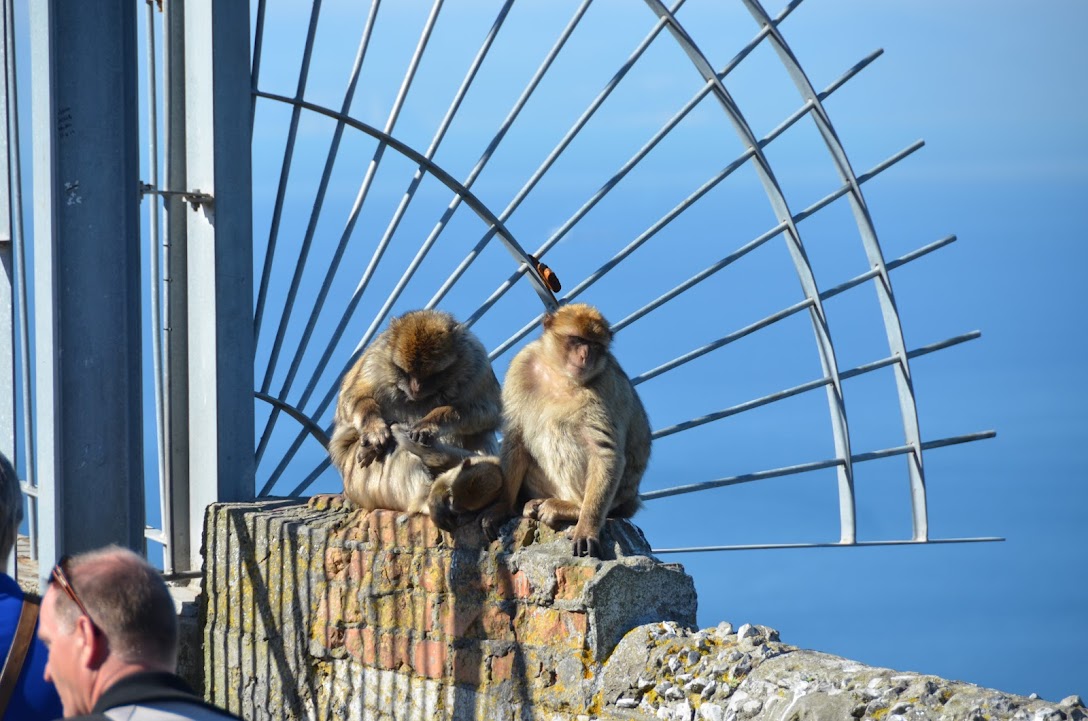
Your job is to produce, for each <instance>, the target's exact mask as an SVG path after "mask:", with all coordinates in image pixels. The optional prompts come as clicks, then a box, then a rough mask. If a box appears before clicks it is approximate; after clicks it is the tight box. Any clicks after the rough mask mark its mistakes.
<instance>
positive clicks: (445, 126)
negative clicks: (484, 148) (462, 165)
mask: <svg viewBox="0 0 1088 721" xmlns="http://www.w3.org/2000/svg"><path fill="white" fill-rule="evenodd" d="M512 5H513V0H506V3H505V4H504V5H503V6H502V8H501V9H500V10H499V14H498V16H497V17H496V19H495V22H494V23H492V25H491V30H490V31H489V32H488V34H487V36H486V37H485V38H484V43H483V45H482V46H481V47H480V49H479V51H478V52H477V53H476V56H475V58H474V59H473V61H472V64H471V65H470V66H469V69H468V72H467V73H466V75H465V78H464V80H462V82H461V86H460V87H459V88H458V90H457V93H456V94H455V95H454V98H453V102H452V103H451V104H450V107H449V109H448V110H447V111H446V115H445V117H444V118H443V119H442V122H441V123H440V124H439V127H438V130H437V132H436V133H435V136H434V138H433V139H432V140H431V145H430V147H428V148H427V151H426V152H425V153H424V156H425V157H427V158H428V159H433V158H434V155H435V153H436V152H437V151H438V147H439V145H440V144H441V142H442V139H443V138H444V137H445V135H446V132H447V131H448V130H449V127H450V124H451V123H452V122H453V118H454V116H455V115H456V114H457V110H458V109H459V108H460V107H461V103H462V102H463V101H464V98H465V95H466V94H467V93H468V89H469V87H470V86H471V85H472V81H473V80H474V79H475V78H476V74H477V73H478V72H479V69H480V66H481V65H482V64H483V61H484V59H485V58H486V57H487V53H488V51H489V50H490V49H491V45H492V44H493V42H494V40H495V38H496V36H497V35H498V32H499V29H500V28H501V27H502V24H503V21H504V20H505V19H506V16H507V14H508V13H509V11H510V7H511V6H512ZM425 171H426V168H424V167H423V166H420V167H418V168H416V172H415V174H414V175H413V176H412V180H411V183H410V184H409V186H408V189H407V190H406V191H405V193H404V196H403V197H402V198H401V202H400V204H399V205H398V206H397V210H396V212H395V213H394V215H393V218H392V219H391V220H390V221H389V224H388V226H386V229H385V233H383V235H382V241H385V240H386V238H388V237H391V236H392V235H393V233H395V232H396V230H397V228H398V227H399V225H400V221H401V219H402V218H403V217H404V214H405V213H406V212H407V210H408V206H409V204H410V203H411V202H412V200H413V198H414V197H415V193H416V190H417V189H418V188H419V185H420V183H421V182H422V180H423V177H424V175H425ZM437 240H438V234H436V233H432V234H430V235H429V236H428V237H427V239H426V240H425V241H424V243H423V244H422V245H421V246H420V248H419V250H418V251H417V252H416V255H415V257H414V258H413V259H412V262H411V263H410V264H409V266H408V268H407V269H406V270H405V271H404V273H403V274H402V275H401V278H400V280H399V281H397V284H396V286H394V288H393V290H392V291H391V292H390V293H389V295H388V297H387V298H386V300H385V302H384V303H383V304H382V307H381V308H380V309H379V310H378V313H377V315H376V316H375V317H374V319H373V320H372V321H371V322H370V327H369V328H367V330H366V332H365V333H363V336H362V338H361V339H360V340H359V343H358V344H357V345H356V347H355V351H356V352H358V351H360V350H361V349H363V348H365V347H366V346H367V345H368V344H369V343H370V341H371V340H372V339H373V338H374V336H375V335H377V333H378V328H380V327H381V326H382V324H383V323H384V322H385V319H386V318H387V317H388V316H389V313H390V311H391V310H392V308H393V306H394V305H395V304H396V302H397V301H398V300H399V299H400V296H401V294H402V293H403V292H404V289H405V288H406V287H407V285H408V282H409V281H410V280H411V279H412V277H413V276H414V275H415V273H416V271H417V270H418V269H419V266H420V265H421V264H422V263H423V260H424V258H426V257H427V254H428V253H429V252H430V250H431V248H432V247H433V246H434V244H435V242H436V241H437Z"/></svg>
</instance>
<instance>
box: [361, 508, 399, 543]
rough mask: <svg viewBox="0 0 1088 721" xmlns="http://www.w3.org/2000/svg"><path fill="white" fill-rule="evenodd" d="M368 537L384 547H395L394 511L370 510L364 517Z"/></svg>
mask: <svg viewBox="0 0 1088 721" xmlns="http://www.w3.org/2000/svg"><path fill="white" fill-rule="evenodd" d="M366 525H367V531H368V536H367V537H368V538H369V539H370V542H371V543H376V544H378V545H380V546H383V547H385V548H395V547H397V546H398V543H397V513H396V512H395V511H383V510H377V511H371V512H370V513H369V514H368V515H367V517H366Z"/></svg>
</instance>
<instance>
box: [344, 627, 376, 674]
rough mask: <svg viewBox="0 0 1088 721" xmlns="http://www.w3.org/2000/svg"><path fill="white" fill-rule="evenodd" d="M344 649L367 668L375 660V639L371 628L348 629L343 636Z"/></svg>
mask: <svg viewBox="0 0 1088 721" xmlns="http://www.w3.org/2000/svg"><path fill="white" fill-rule="evenodd" d="M344 649H345V650H346V651H347V652H348V653H349V654H350V655H351V656H352V657H354V658H356V659H358V660H359V661H361V662H362V663H364V664H365V665H367V666H373V665H374V664H375V662H376V660H377V656H378V649H377V639H376V638H375V633H374V630H373V629H371V628H349V629H347V631H346V632H345V634H344Z"/></svg>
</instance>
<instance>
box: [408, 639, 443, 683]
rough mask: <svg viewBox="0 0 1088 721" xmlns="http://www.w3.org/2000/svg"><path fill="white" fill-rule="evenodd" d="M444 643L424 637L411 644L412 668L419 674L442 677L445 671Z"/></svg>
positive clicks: (428, 676)
mask: <svg viewBox="0 0 1088 721" xmlns="http://www.w3.org/2000/svg"><path fill="white" fill-rule="evenodd" d="M446 654H447V647H446V644H445V643H443V642H441V641H433V640H428V639H424V640H421V641H416V642H415V643H413V644H412V670H414V671H415V672H416V674H418V675H419V676H425V677H427V678H433V679H440V678H443V676H444V675H445V671H446Z"/></svg>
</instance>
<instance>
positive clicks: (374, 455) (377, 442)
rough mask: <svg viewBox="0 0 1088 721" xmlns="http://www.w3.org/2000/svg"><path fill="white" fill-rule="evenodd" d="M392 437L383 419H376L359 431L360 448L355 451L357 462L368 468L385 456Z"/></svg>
mask: <svg viewBox="0 0 1088 721" xmlns="http://www.w3.org/2000/svg"><path fill="white" fill-rule="evenodd" d="M391 438H392V436H391V435H390V434H389V426H388V425H387V424H386V422H385V421H384V420H382V419H381V418H375V419H374V420H372V421H370V422H369V423H367V424H365V425H364V426H363V427H362V428H360V429H359V447H358V449H357V450H356V451H355V460H356V462H357V463H358V464H359V465H360V466H361V467H363V468H366V467H367V466H369V465H370V464H371V463H373V462H374V461H375V460H377V459H378V458H381V457H382V456H383V455H385V451H386V450H387V448H388V446H389V441H390V439H391Z"/></svg>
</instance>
